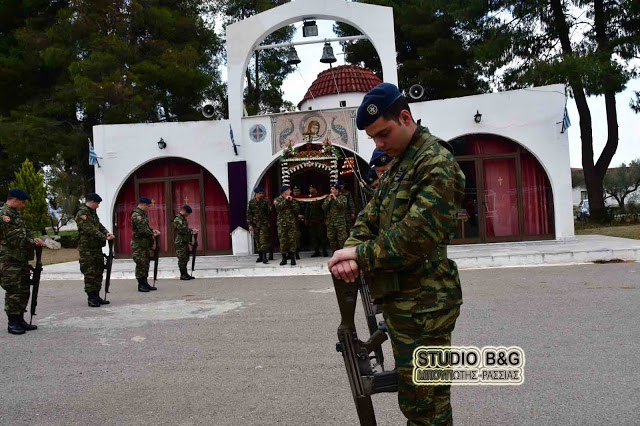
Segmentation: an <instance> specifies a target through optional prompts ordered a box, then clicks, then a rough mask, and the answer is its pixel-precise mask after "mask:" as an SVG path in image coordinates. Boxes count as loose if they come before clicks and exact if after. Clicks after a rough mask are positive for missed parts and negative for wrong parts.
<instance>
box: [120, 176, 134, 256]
mask: <svg viewBox="0 0 640 426" xmlns="http://www.w3.org/2000/svg"><path fill="white" fill-rule="evenodd" d="M137 205H138V202H137V200H136V189H135V187H134V185H133V177H130V178H129V179H128V180H127V181H126V182H125V184H124V186H123V187H122V189H121V190H120V194H119V196H118V200H117V201H116V208H115V224H114V226H115V230H116V231H117V233H116V235H117V240H116V242H117V245H116V252H117V253H131V246H130V244H131V233H132V230H131V212H132V211H133V210H134V209H135V208H136V206H137Z"/></svg>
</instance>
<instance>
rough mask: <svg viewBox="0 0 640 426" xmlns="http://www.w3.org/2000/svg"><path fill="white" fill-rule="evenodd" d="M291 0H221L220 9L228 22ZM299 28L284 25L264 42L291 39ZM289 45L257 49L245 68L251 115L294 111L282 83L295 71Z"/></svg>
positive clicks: (267, 43)
mask: <svg viewBox="0 0 640 426" xmlns="http://www.w3.org/2000/svg"><path fill="white" fill-rule="evenodd" d="M288 2H289V0H218V1H217V2H216V4H217V8H218V11H219V13H220V15H222V17H223V20H224V24H225V25H229V24H232V23H234V22H238V21H240V20H243V19H246V18H249V17H250V16H253V15H256V14H258V13H261V12H264V11H266V10H269V9H271V8H274V7H276V6H280V5H282V4H285V3H288ZM294 32H295V28H294V27H293V26H291V25H289V26H286V27H283V28H281V29H279V30H277V31H275V32H273V33H271V34H269V35H268V36H267V38H266V39H265V40H264V42H263V44H265V45H269V44H277V43H285V42H289V41H291V39H292V37H293V34H294ZM287 52H288V49H287V48H279V49H265V50H256V51H255V52H254V53H253V58H252V60H251V61H250V63H249V66H248V67H247V70H246V71H245V75H246V82H247V88H246V90H245V92H244V104H245V107H246V108H247V113H248V114H249V115H257V114H267V113H275V112H283V111H291V110H293V108H294V106H293V104H292V103H291V102H288V101H285V100H283V99H282V95H283V92H282V83H283V82H284V79H285V78H286V77H287V75H289V74H290V73H291V72H292V71H293V67H292V66H291V65H288V64H287Z"/></svg>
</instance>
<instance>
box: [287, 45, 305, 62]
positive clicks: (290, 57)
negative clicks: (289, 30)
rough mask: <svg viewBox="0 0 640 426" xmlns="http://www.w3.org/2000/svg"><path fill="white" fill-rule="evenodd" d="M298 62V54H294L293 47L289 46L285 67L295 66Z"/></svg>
mask: <svg viewBox="0 0 640 426" xmlns="http://www.w3.org/2000/svg"><path fill="white" fill-rule="evenodd" d="M300 62H302V61H301V60H300V58H299V57H298V52H296V48H295V47H293V46H289V53H287V65H297V64H299V63H300Z"/></svg>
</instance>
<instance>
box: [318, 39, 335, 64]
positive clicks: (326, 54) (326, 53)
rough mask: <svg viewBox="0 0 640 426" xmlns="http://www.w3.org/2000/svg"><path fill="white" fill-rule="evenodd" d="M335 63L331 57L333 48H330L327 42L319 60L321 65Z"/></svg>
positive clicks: (333, 57) (332, 56)
mask: <svg viewBox="0 0 640 426" xmlns="http://www.w3.org/2000/svg"><path fill="white" fill-rule="evenodd" d="M336 61H337V59H336V57H335V56H334V55H333V47H331V43H329V42H328V41H327V42H325V44H324V47H323V48H322V58H320V62H322V63H323V64H332V63H334V62H336Z"/></svg>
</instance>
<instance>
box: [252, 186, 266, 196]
mask: <svg viewBox="0 0 640 426" xmlns="http://www.w3.org/2000/svg"><path fill="white" fill-rule="evenodd" d="M253 192H254V193H255V194H257V193H258V192H264V188H263V187H261V186H256V188H255V189H254V190H253Z"/></svg>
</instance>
